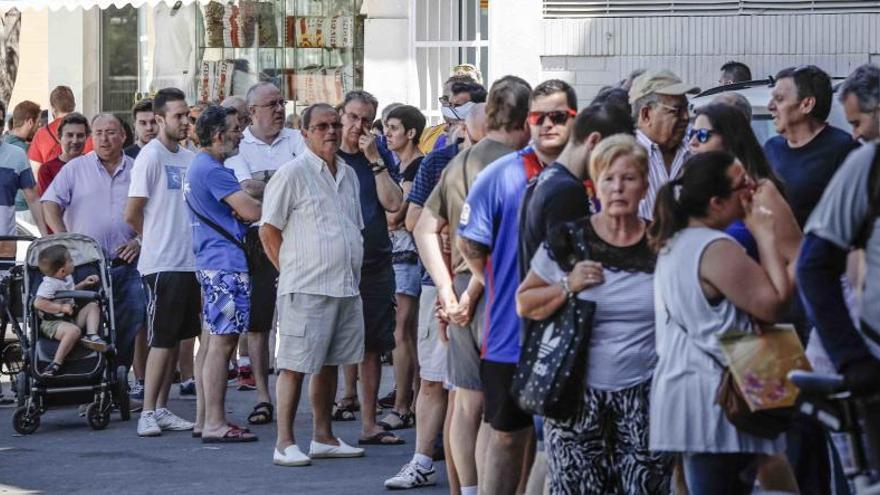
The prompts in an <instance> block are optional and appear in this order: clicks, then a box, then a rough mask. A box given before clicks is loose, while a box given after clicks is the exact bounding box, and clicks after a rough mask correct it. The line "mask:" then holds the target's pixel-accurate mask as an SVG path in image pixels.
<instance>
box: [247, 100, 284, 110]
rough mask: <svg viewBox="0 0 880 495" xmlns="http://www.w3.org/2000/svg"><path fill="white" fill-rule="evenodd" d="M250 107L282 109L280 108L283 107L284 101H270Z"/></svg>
mask: <svg viewBox="0 0 880 495" xmlns="http://www.w3.org/2000/svg"><path fill="white" fill-rule="evenodd" d="M252 106H255V107H261V108H278V107H282V108H283V107H284V100H283V99H281V100H275V101H270V102H269V103H264V104H262V105H256V104H255V105H252Z"/></svg>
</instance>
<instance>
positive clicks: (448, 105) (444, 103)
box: [437, 95, 468, 108]
mask: <svg viewBox="0 0 880 495" xmlns="http://www.w3.org/2000/svg"><path fill="white" fill-rule="evenodd" d="M437 100H438V101H439V102H440V106H442V107H446V108H458V107H460V106H462V105H466V104H467V103H468V102H464V103H452V102H451V101H449V96H447V95H443V96H441V97H440V98H437Z"/></svg>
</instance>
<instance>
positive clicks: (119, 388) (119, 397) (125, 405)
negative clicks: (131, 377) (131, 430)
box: [116, 366, 131, 421]
mask: <svg viewBox="0 0 880 495" xmlns="http://www.w3.org/2000/svg"><path fill="white" fill-rule="evenodd" d="M116 406H117V407H119V417H120V418H121V419H122V420H123V421H128V420H130V419H131V399H130V397H129V396H128V372H127V370H126V369H125V366H119V367H118V368H116Z"/></svg>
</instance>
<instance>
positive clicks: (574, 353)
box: [511, 222, 596, 419]
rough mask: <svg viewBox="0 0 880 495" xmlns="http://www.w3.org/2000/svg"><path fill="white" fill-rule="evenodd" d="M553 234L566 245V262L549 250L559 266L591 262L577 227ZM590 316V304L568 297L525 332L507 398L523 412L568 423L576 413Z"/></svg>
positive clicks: (592, 305)
mask: <svg viewBox="0 0 880 495" xmlns="http://www.w3.org/2000/svg"><path fill="white" fill-rule="evenodd" d="M555 230H557V232H556V234H555V236H554V237H557V238H561V239H562V240H563V243H565V244H568V246H567V249H566V252H568V253H569V254H568V255H567V256H560V254H559V252H558V250H556V249H552V251H553V252H554V256H556V259H557V260H558V262H559V264H560V266H562V267H563V268H566V266H568V267H570V266H572V265H573V264H574V263H576V262H577V261H581V260H585V259H589V258H590V256H589V249H588V247H587V242H586V239H585V236H584V232H583V229H582V228H581V227H580V226H579V225H578V223H577V222H568V223H564V224H562V225H560V226H559V227H558V228H557V229H555ZM548 244H549V245H552V243H549V242H548ZM563 258H566V259H563ZM595 311H596V303H595V302H593V301H584V300H582V299H578V297H577V294H575V293H572V294H569V297H568V299H567V300H566V301H565V303H564V304H563V305H562V307H560V308H559V309H558V310H557V311H556V313H555V314H553V316H551V317H549V318H547V319H546V320H542V321H536V322H535V323H534V325H531V326H530V328H531V330H530V331H529V332H528V333H527V335H526V336H525V339H524V341H523V347H522V352H521V353H520V358H519V363H518V364H517V370H516V374H515V375H514V377H513V383H512V384H511V394H512V395H513V397H514V398H515V399H516V402H517V404H518V405H519V407H520V408H521V409H522V410H524V411H526V412H528V413H531V414H536V415H539V416H545V417H548V418H552V419H566V418H570V417H572V416H574V415H575V414H576V413H577V412H578V410H579V409H580V407H581V404H582V401H583V396H584V380H585V375H586V365H587V352H588V349H589V345H590V336H591V334H592V330H593V314H594V313H595Z"/></svg>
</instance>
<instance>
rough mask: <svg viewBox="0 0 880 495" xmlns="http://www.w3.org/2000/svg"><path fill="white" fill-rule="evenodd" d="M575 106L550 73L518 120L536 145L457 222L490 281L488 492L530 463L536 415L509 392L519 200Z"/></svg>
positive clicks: (500, 168)
mask: <svg viewBox="0 0 880 495" xmlns="http://www.w3.org/2000/svg"><path fill="white" fill-rule="evenodd" d="M520 84H522V83H520ZM576 108H577V95H576V94H575V91H574V89H573V88H572V87H571V86H570V85H568V84H567V83H565V82H563V81H560V80H556V79H553V80H549V81H545V82H543V83H541V84H540V85H538V86H537V87H536V88H535V89H534V91H532V92H531V95H530V97H529V103H528V110H529V111H528V113H527V114H526V115H525V117H526V118H525V119H524V120H525V122H522V124H521V125H523V124H524V125H523V129H524V130H526V129H527V130H528V133H526V134H525V136H524V137H525V138H528V137H531V141H532V145H531V146H529V147H526V148H524V149H521V150H519V151H516V152H514V153H510V154H508V155H506V156H503V157H501V158H499V159H498V160H496V161H495V162H493V163H492V164H491V165H489V166H488V167H487V168H486V169H485V170H484V171H483V172H482V173H481V174H480V175H479V176H478V177H477V180H476V181H475V182H474V185H473V188H472V189H471V191H470V192H469V193H468V195H467V199H466V201H465V205H464V207H463V208H462V215H461V219H460V222H459V224H458V236H459V237H458V248H459V249H460V250H461V253H462V255H463V256H464V259H465V260H466V262H467V265H468V267H469V268H470V270H471V272H472V273H473V274H474V278H475V279H477V280H478V281H479V282H483V281H487V283H486V285H485V286H486V290H487V294H486V295H485V298H486V316H485V319H486V321H485V325H486V328H487V330H486V331H485V332H484V333H483V335H484V341H483V343H482V355H481V362H480V377H481V379H482V382H483V393H484V396H485V408H484V414H483V418H484V421H485V422H487V423H489V426H490V427H491V430H490V433H489V440H488V446H487V448H486V458H485V461H484V463H483V471H482V479H480V486H481V487H482V488H483V489H485V491H486V493H499V494H512V493H514V492H516V491H517V485H518V484H520V483H525V481H526V479H527V473H528V472H529V470H530V468H531V457H532V455H531V454H533V453H529V455H527V451H526V449H527V445H528V444H529V438H530V437H531V435H533V434H534V426H533V420H532V416H531V415H530V414H528V413H526V412H525V411H523V410H522V409H520V408H519V406H518V405H517V403H516V400H515V398H514V397H513V396H512V395H511V394H510V386H511V383H512V382H513V376H514V374H515V372H516V365H517V362H518V361H519V354H520V347H521V342H520V333H521V320H520V318H519V316H518V315H517V313H516V289H517V287H518V286H519V283H520V277H519V272H518V268H517V267H518V265H517V250H518V246H519V243H520V232H519V208H520V204H521V203H522V199H523V196H524V194H525V191H526V185H527V184H528V181H529V180H530V179H532V178H533V177H535V176H536V175H538V174H539V173H540V172H541V171H542V170H543V169H544V167H545V166H547V165H550V164H552V163H553V162H555V161H556V158H557V157H558V156H559V154H560V153H562V150H563V149H564V148H565V146H566V144H567V143H568V139H569V136H570V134H571V130H572V127H573V126H574V117H575V116H576V115H577V111H576ZM523 144H525V143H523ZM462 302H463V300H461V301H460V304H459V306H462V304H461V303H462ZM452 313H453V314H452V317H453V319H456V318H460V317H462V316H465V315H462V314H461V313H462V310H461V309H459V310H458V311H453V312H452ZM526 459H528V460H526ZM522 486H525V485H524V484H523V485H522Z"/></svg>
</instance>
